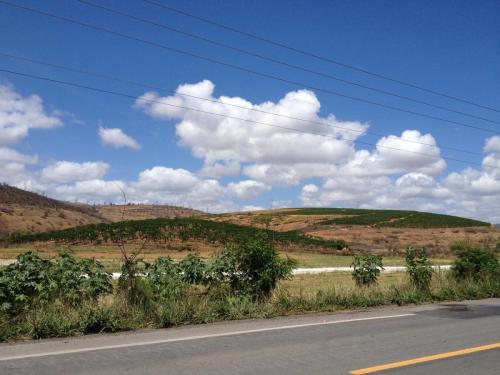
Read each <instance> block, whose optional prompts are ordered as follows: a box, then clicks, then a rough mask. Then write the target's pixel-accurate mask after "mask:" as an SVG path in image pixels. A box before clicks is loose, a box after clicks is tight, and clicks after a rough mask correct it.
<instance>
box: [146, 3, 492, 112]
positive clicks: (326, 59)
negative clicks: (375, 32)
mask: <svg viewBox="0 0 500 375" xmlns="http://www.w3.org/2000/svg"><path fill="white" fill-rule="evenodd" d="M142 1H144V2H145V3H148V4H151V5H155V6H157V7H160V8H162V9H165V10H168V11H170V12H174V13H177V14H181V15H183V16H186V17H190V18H193V19H196V20H198V21H201V22H204V23H207V24H210V25H212V26H216V27H219V28H221V29H225V30H228V31H231V32H233V33H236V34H240V35H244V36H246V37H249V38H252V39H255V40H258V41H261V42H264V43H267V44H269V45H272V46H275V47H280V48H283V49H286V50H289V51H292V52H295V53H298V54H301V55H303V56H308V57H312V58H314V59H316V60H320V61H324V62H328V63H331V64H334V65H337V66H342V67H344V68H347V69H350V70H353V71H357V72H360V73H363V74H366V75H370V76H373V77H377V78H380V79H383V80H386V81H390V82H393V83H397V84H399V85H402V86H407V87H411V88H413V89H416V90H420V91H423V92H427V93H430V94H433V95H437V96H441V97H444V98H447V99H451V100H454V101H457V102H461V103H465V104H469V105H472V106H475V107H478V108H482V109H486V110H489V111H493V112H497V113H500V109H498V108H494V107H491V106H487V105H484V104H479V103H476V102H473V101H472V100H469V99H464V98H460V97H458V96H454V95H450V94H446V93H443V92H440V91H437V90H434V89H430V88H426V87H424V86H421V85H417V84H415V83H411V82H407V81H403V80H400V79H398V78H393V77H390V76H388V75H384V74H381V73H376V72H372V71H369V70H366V69H363V68H360V67H357V66H354V65H352V64H348V63H345V62H341V61H339V60H335V59H332V58H330V57H326V56H322V55H319V54H317V53H314V52H310V51H306V50H303V49H300V48H297V47H294V46H291V45H289V44H285V43H282V42H278V41H276V40H272V39H269V38H265V37H262V36H259V35H257V34H253V33H250V32H247V31H243V30H240V29H237V28H235V27H232V26H228V25H225V24H222V23H220V22H216V21H213V20H210V19H208V18H204V17H201V16H197V15H194V14H192V13H189V12H187V11H185V10H181V9H178V8H175V7H172V6H170V5H165V4H163V3H161V2H159V1H153V0H142Z"/></svg>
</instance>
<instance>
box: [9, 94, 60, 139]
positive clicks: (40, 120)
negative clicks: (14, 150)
mask: <svg viewBox="0 0 500 375" xmlns="http://www.w3.org/2000/svg"><path fill="white" fill-rule="evenodd" d="M56 114H57V112H56ZM61 125H62V121H61V119H60V118H59V117H57V116H56V115H55V114H54V115H48V114H47V113H46V112H45V110H44V108H43V101H42V99H41V98H40V97H39V96H38V95H30V96H22V95H21V94H19V93H18V92H16V91H15V90H14V89H13V88H12V87H10V86H6V85H0V146H2V145H4V146H5V145H9V144H14V143H17V142H18V141H20V140H21V139H23V138H25V137H26V136H27V135H28V132H29V130H30V129H50V128H54V127H57V126H61Z"/></svg>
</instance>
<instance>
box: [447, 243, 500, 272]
mask: <svg viewBox="0 0 500 375" xmlns="http://www.w3.org/2000/svg"><path fill="white" fill-rule="evenodd" d="M455 255H456V257H457V258H456V260H455V263H454V264H453V268H452V271H453V275H454V276H455V278H456V279H458V280H464V279H474V280H480V279H485V278H491V277H494V276H496V277H498V276H500V264H499V262H498V259H497V258H496V256H495V254H494V253H493V252H491V251H489V250H485V249H481V248H477V247H475V248H468V247H464V248H459V249H456V250H455Z"/></svg>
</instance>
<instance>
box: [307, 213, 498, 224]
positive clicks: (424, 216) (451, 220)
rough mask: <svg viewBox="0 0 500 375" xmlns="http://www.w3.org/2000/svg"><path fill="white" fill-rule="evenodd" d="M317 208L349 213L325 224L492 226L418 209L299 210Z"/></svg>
mask: <svg viewBox="0 0 500 375" xmlns="http://www.w3.org/2000/svg"><path fill="white" fill-rule="evenodd" d="M316 210H320V211H318V213H316V215H318V214H321V215H328V214H342V215H348V216H345V217H339V218H334V219H328V220H324V221H322V222H321V224H324V225H332V224H339V225H372V226H380V227H395V228H458V227H478V226H490V224H489V223H486V222H483V221H478V220H473V219H466V218H463V217H458V216H450V215H441V214H432V213H427V212H417V211H399V210H361V209H345V211H344V212H341V211H339V210H341V209H311V208H310V209H304V210H298V211H297V212H300V211H305V212H308V214H309V215H312V212H315V211H316Z"/></svg>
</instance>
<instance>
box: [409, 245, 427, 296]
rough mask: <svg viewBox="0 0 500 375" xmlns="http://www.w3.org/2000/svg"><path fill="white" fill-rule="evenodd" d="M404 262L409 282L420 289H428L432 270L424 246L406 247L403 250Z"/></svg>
mask: <svg viewBox="0 0 500 375" xmlns="http://www.w3.org/2000/svg"><path fill="white" fill-rule="evenodd" d="M405 262H406V273H407V274H408V276H409V278H410V282H411V284H412V285H413V286H414V287H415V288H417V289H418V290H420V291H424V292H426V291H429V288H430V286H431V281H432V273H433V270H432V265H431V262H430V261H429V259H428V258H427V251H426V250H425V248H421V249H414V248H413V247H411V246H410V247H408V248H407V249H406V252H405Z"/></svg>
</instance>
